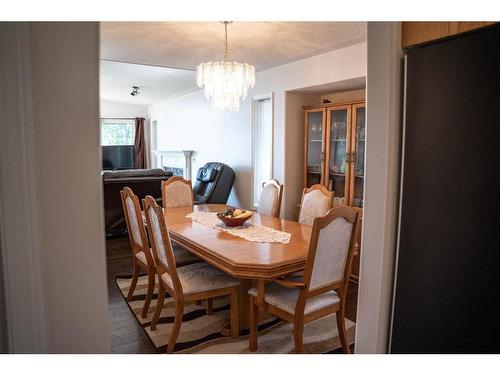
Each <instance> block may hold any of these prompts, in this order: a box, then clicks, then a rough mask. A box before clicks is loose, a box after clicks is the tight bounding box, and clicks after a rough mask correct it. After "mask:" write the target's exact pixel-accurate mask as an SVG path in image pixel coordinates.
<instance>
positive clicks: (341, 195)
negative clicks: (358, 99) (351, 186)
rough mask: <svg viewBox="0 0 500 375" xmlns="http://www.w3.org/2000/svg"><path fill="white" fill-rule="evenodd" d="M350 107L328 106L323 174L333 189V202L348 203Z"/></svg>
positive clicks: (329, 187)
mask: <svg viewBox="0 0 500 375" xmlns="http://www.w3.org/2000/svg"><path fill="white" fill-rule="evenodd" d="M350 117H351V114H350V107H349V106H339V107H331V108H328V127H329V132H328V137H327V160H328V164H327V169H326V171H325V175H326V176H327V179H325V181H326V183H325V185H326V187H327V188H328V190H330V191H333V192H334V193H335V194H334V202H335V204H348V202H347V199H348V191H347V186H348V180H347V178H346V175H347V174H348V173H349V170H348V169H349V164H348V160H346V156H347V153H348V152H349V148H350V145H349V133H350V131H349V129H350V122H351V121H350V120H351V118H350Z"/></svg>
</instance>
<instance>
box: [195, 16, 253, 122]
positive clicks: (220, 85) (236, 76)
mask: <svg viewBox="0 0 500 375" xmlns="http://www.w3.org/2000/svg"><path fill="white" fill-rule="evenodd" d="M227 24H228V22H224V26H225V39H224V47H225V48H224V60H223V61H215V62H213V61H210V62H206V63H201V64H199V65H198V68H197V77H196V81H197V82H196V83H197V84H198V86H199V87H201V88H203V91H204V93H205V97H206V98H207V99H208V100H210V101H211V102H212V106H213V107H214V109H215V110H217V111H225V110H227V111H231V112H235V111H238V110H239V108H240V101H241V100H245V98H246V97H247V93H248V89H249V88H252V87H254V85H255V67H254V66H253V65H250V64H246V63H238V62H236V61H233V62H231V61H227V55H228V54H227Z"/></svg>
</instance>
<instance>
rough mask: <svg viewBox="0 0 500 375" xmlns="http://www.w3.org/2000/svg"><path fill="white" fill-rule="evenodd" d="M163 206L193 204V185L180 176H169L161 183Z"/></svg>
mask: <svg viewBox="0 0 500 375" xmlns="http://www.w3.org/2000/svg"><path fill="white" fill-rule="evenodd" d="M161 198H162V202H163V203H162V204H163V208H172V207H182V206H193V203H194V201H193V187H192V186H191V181H189V180H185V179H184V178H182V177H179V176H174V177H170V178H169V179H168V180H166V181H162V183H161Z"/></svg>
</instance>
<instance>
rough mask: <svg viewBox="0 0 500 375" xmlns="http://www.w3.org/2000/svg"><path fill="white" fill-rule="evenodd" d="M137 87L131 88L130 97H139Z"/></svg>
mask: <svg viewBox="0 0 500 375" xmlns="http://www.w3.org/2000/svg"><path fill="white" fill-rule="evenodd" d="M139 94H140V93H139V87H138V86H132V92H131V93H130V95H132V96H137V95H139Z"/></svg>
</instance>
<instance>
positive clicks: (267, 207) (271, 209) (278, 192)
mask: <svg viewBox="0 0 500 375" xmlns="http://www.w3.org/2000/svg"><path fill="white" fill-rule="evenodd" d="M282 198H283V185H280V183H279V181H278V180H274V179H272V180H267V181H264V182H263V183H262V192H261V193H260V199H259V207H258V209H257V212H258V213H259V214H262V215H269V216H274V217H280V211H281V199H282Z"/></svg>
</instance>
